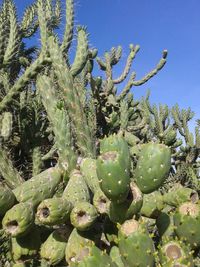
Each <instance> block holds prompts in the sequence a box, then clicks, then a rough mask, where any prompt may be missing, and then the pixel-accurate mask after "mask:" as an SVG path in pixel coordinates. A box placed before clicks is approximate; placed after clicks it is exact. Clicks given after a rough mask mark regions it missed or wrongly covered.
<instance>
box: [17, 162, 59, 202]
mask: <svg viewBox="0 0 200 267" xmlns="http://www.w3.org/2000/svg"><path fill="white" fill-rule="evenodd" d="M60 181H61V171H60V170H59V169H58V168H56V167H52V168H49V169H47V170H45V171H43V172H41V173H40V174H38V175H36V176H34V177H32V178H31V179H29V180H27V181H26V182H24V183H23V184H21V185H20V186H18V187H17V188H15V189H14V190H13V193H14V195H15V197H16V199H17V200H18V201H19V202H25V201H31V203H32V204H33V205H34V206H36V205H38V204H39V203H40V202H41V201H42V200H44V199H46V198H50V197H52V196H53V194H54V191H55V189H56V187H57V185H58V184H59V182H60Z"/></svg>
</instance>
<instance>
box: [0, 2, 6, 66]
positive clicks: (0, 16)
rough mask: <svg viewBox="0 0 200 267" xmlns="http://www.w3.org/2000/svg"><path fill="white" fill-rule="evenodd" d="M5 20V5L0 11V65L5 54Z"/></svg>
mask: <svg viewBox="0 0 200 267" xmlns="http://www.w3.org/2000/svg"><path fill="white" fill-rule="evenodd" d="M5 24H6V18H5V5H4V6H3V7H2V9H1V10H0V64H1V65H2V63H3V59H4V53H5V41H6V37H7V36H6V30H5Z"/></svg>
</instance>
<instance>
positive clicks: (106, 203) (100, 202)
mask: <svg viewBox="0 0 200 267" xmlns="http://www.w3.org/2000/svg"><path fill="white" fill-rule="evenodd" d="M110 203H111V202H110V200H109V199H108V198H107V197H106V195H105V194H104V193H103V191H102V190H101V189H99V190H97V191H96V192H95V193H94V196H93V205H94V206H95V208H96V209H97V211H98V213H100V214H108V212H109V207H110Z"/></svg>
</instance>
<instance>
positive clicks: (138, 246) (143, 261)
mask: <svg viewBox="0 0 200 267" xmlns="http://www.w3.org/2000/svg"><path fill="white" fill-rule="evenodd" d="M119 251H120V254H121V256H122V261H123V263H124V265H125V266H129V267H135V266H140V267H147V266H149V267H153V266H154V265H155V259H154V253H155V249H154V243H153V240H152V239H151V238H150V236H149V233H148V232H147V230H146V229H145V227H144V226H143V225H141V224H139V222H138V221H136V220H134V219H131V220H127V221H126V222H124V223H123V224H122V225H121V227H120V229H119Z"/></svg>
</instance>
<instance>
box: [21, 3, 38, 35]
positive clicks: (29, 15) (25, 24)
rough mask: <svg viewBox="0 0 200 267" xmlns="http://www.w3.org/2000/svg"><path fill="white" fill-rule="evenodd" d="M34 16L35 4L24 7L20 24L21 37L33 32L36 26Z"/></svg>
mask: <svg viewBox="0 0 200 267" xmlns="http://www.w3.org/2000/svg"><path fill="white" fill-rule="evenodd" d="M35 17H36V5H35V4H33V5H30V6H28V7H27V8H26V10H25V11H24V14H23V18H22V22H21V25H20V32H21V35H22V37H23V38H29V37H31V35H33V34H34V33H35V31H36V30H37V28H38V23H37V24H34V19H35Z"/></svg>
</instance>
